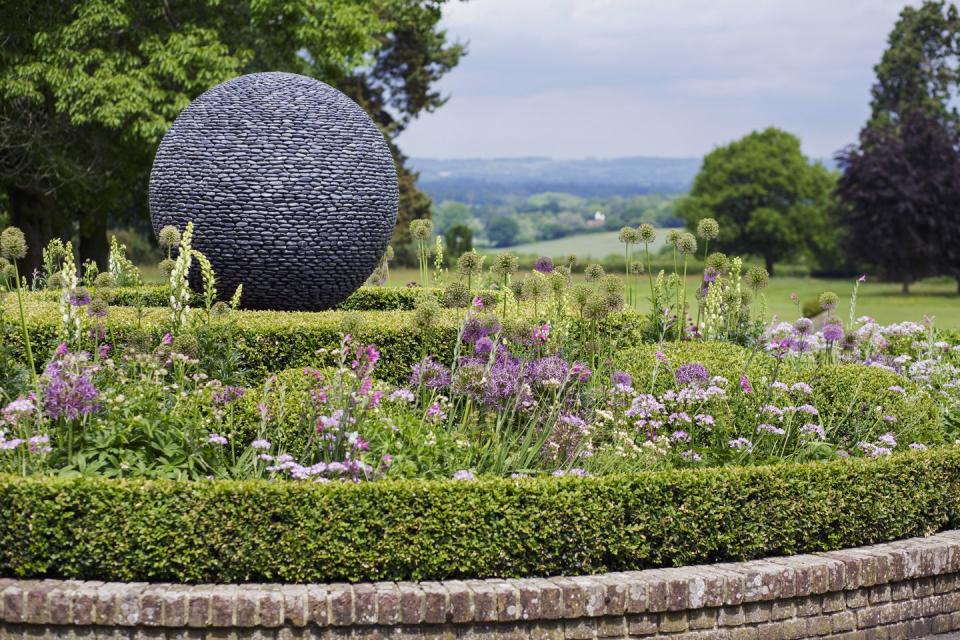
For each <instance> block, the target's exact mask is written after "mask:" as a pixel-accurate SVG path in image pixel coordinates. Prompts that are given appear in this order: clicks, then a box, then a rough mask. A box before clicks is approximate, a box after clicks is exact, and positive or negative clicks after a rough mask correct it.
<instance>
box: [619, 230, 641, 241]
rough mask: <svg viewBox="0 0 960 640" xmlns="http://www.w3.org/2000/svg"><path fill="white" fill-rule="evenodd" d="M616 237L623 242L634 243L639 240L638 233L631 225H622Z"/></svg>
mask: <svg viewBox="0 0 960 640" xmlns="http://www.w3.org/2000/svg"><path fill="white" fill-rule="evenodd" d="M617 239H618V240H620V242H622V243H623V244H636V243H637V242H639V241H640V234H639V232H638V231H637V230H636V229H634V228H633V227H623V228H622V229H620V233H618V234H617Z"/></svg>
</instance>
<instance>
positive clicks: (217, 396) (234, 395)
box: [213, 387, 247, 407]
mask: <svg viewBox="0 0 960 640" xmlns="http://www.w3.org/2000/svg"><path fill="white" fill-rule="evenodd" d="M246 392H247V390H246V389H244V388H243V387H224V388H222V389H220V390H219V391H214V392H213V404H214V405H215V406H217V407H223V406H226V405H228V404H230V403H231V402H233V401H235V400H239V399H240V398H242V397H243V394H245V393H246Z"/></svg>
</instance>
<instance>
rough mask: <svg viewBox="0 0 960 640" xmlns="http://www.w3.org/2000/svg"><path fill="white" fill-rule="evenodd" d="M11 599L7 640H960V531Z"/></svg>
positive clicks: (27, 587) (2, 617)
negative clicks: (476, 576)
mask: <svg viewBox="0 0 960 640" xmlns="http://www.w3.org/2000/svg"><path fill="white" fill-rule="evenodd" d="M0 596H2V597H0V640H6V639H7V638H18V639H24V640H25V639H40V638H61V637H69V638H71V639H79V638H90V639H93V638H100V637H109V638H112V639H116V640H120V639H125V638H130V639H135V640H139V639H143V640H148V639H154V638H155V639H157V640H161V639H163V640H166V639H171V640H172V639H174V638H177V639H179V638H183V639H185V640H189V639H193V638H196V639H197V640H199V639H202V638H209V639H211V640H233V639H238V640H239V639H240V638H256V639H258V640H266V639H273V638H276V639H277V640H287V639H291V640H293V639H298V638H311V639H312V638H347V637H350V638H359V639H370V640H373V639H375V638H377V639H379V638H387V637H391V638H397V639H400V638H412V637H417V638H421V637H428V638H437V639H439V638H451V639H452V638H458V637H460V638H466V639H475V640H488V639H490V640H493V639H496V640H503V639H512V638H517V639H519V638H534V639H538V640H565V639H571V640H587V639H592V638H691V639H694V638H699V639H704V640H706V639H708V638H710V639H724V638H731V639H733V638H736V639H740V638H743V639H748V640H766V639H786V638H806V637H825V638H849V639H852V640H869V639H871V638H884V639H886V638H889V639H891V640H892V639H895V638H915V637H923V636H927V635H930V634H933V633H945V632H948V631H951V630H955V629H960V531H947V532H944V533H940V534H937V535H934V536H931V537H928V538H912V539H909V540H902V541H898V542H893V543H889V544H881V545H874V546H871V547H861V548H857V549H848V550H844V551H834V552H830V553H818V554H807V555H797V556H790V557H783V558H767V559H764V560H756V561H752V562H738V563H724V564H714V565H702V566H693V567H683V568H676V569H653V570H648V571H631V572H623V573H607V574H601V575H593V576H577V577H559V578H548V579H523V580H499V579H491V580H448V581H445V582H423V583H408V582H400V583H393V582H378V583H374V584H354V585H349V584H324V585H313V584H311V585H274V584H246V585H180V584H148V583H104V582H84V581H77V580H11V579H0Z"/></svg>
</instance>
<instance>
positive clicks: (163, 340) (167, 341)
mask: <svg viewBox="0 0 960 640" xmlns="http://www.w3.org/2000/svg"><path fill="white" fill-rule="evenodd" d="M160 342H161V343H163V344H165V345H167V346H170V345H171V344H173V336H172V335H170V334H169V333H165V334H163V338H161V339H160Z"/></svg>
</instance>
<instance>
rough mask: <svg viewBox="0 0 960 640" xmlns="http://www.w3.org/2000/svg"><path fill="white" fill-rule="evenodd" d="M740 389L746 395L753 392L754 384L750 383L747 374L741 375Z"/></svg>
mask: <svg viewBox="0 0 960 640" xmlns="http://www.w3.org/2000/svg"><path fill="white" fill-rule="evenodd" d="M740 389H741V390H742V391H743V393H744V394H746V395H750V394H751V393H753V386H752V385H751V384H750V379H749V378H747V376H740Z"/></svg>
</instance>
